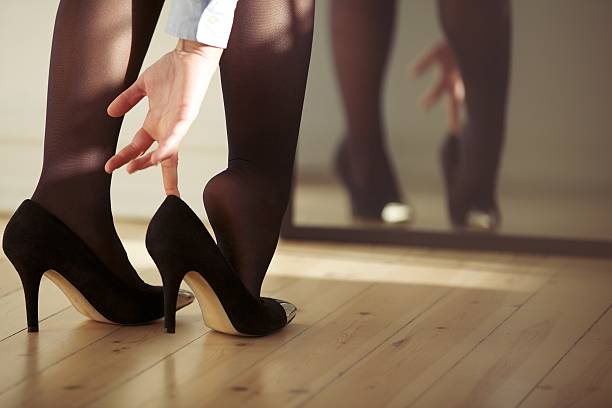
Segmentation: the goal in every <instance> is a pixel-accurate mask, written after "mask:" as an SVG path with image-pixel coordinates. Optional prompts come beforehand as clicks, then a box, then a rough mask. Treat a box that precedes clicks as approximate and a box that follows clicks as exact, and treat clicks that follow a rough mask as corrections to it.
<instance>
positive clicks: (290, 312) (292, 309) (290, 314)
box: [278, 300, 297, 323]
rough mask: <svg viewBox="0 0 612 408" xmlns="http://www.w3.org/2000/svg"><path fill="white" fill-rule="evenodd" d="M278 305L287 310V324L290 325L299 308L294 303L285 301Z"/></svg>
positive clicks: (280, 301)
mask: <svg viewBox="0 0 612 408" xmlns="http://www.w3.org/2000/svg"><path fill="white" fill-rule="evenodd" d="M278 303H280V305H281V306H282V307H283V309H284V310H285V316H287V323H289V322H290V321H291V320H293V318H294V317H295V314H296V313H297V307H296V306H295V305H294V304H293V303H289V302H286V301H284V300H279V301H278Z"/></svg>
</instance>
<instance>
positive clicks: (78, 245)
mask: <svg viewBox="0 0 612 408" xmlns="http://www.w3.org/2000/svg"><path fill="white" fill-rule="evenodd" d="M2 248H3V249H4V252H5V253H6V256H7V257H8V259H9V260H10V261H11V263H12V264H13V266H14V267H15V269H16V270H17V273H18V274H19V277H20V278H21V282H22V284H23V290H24V294H25V302H26V314H27V324H28V331H29V332H36V331H38V291H39V285H40V281H41V279H42V277H43V276H46V277H47V278H49V279H50V280H51V281H52V282H53V283H55V284H56V285H57V286H58V287H59V288H60V289H61V290H62V292H63V293H64V294H65V295H66V297H67V298H68V300H70V302H71V303H72V305H73V306H74V307H75V308H76V309H77V310H78V311H79V312H80V313H82V314H83V315H85V316H86V317H88V318H90V319H92V320H96V321H99V322H104V323H114V324H127V325H137V324H144V323H147V322H150V321H153V320H157V319H159V318H161V317H162V316H163V312H164V307H163V291H162V288H160V287H158V286H151V285H148V284H146V283H145V282H143V281H141V284H139V285H137V287H134V284H133V283H131V284H128V283H126V282H124V281H123V280H122V279H121V278H120V277H119V276H118V275H115V274H113V273H112V272H111V271H110V270H108V268H106V266H105V265H104V264H103V263H102V261H100V259H99V258H98V257H97V256H96V255H95V254H94V253H93V251H92V250H91V249H90V248H89V247H88V246H87V245H86V244H85V243H84V242H83V241H82V240H81V239H80V238H79V237H78V236H77V235H76V234H75V233H74V232H73V231H72V230H70V228H68V227H67V226H66V225H65V224H64V223H63V222H62V221H61V220H59V219H58V218H56V217H55V216H54V215H53V214H51V213H50V212H48V211H47V210H46V209H45V208H43V207H42V206H41V205H39V204H38V203H36V202H34V201H32V200H25V201H24V202H23V203H21V205H20V206H19V208H18V209H17V211H16V212H15V214H13V216H12V217H11V219H10V220H9V222H8V224H7V225H6V229H5V230H4V236H3V237H2ZM134 273H135V271H134ZM192 301H193V295H191V294H190V293H189V292H187V291H183V292H181V294H180V296H179V297H178V300H177V302H176V305H175V308H178V309H180V308H182V307H184V306H186V305H188V304H189V303H191V302H192Z"/></svg>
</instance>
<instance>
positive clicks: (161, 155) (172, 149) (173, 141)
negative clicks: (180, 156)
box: [151, 120, 191, 164]
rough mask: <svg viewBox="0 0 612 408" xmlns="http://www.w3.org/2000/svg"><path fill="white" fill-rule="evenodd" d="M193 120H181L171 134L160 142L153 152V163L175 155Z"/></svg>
mask: <svg viewBox="0 0 612 408" xmlns="http://www.w3.org/2000/svg"><path fill="white" fill-rule="evenodd" d="M190 124H191V122H190V121H188V120H179V121H177V122H176V124H175V125H174V127H173V129H172V131H171V132H170V136H168V137H167V138H165V139H164V141H163V142H160V144H159V147H158V148H157V149H155V151H154V152H153V156H152V157H151V160H152V161H153V163H155V164H157V163H161V161H162V160H166V159H168V158H170V156H173V155H174V154H175V153H177V151H178V145H179V143H180V142H181V140H182V139H183V136H184V135H185V133H187V130H188V129H189V126H190Z"/></svg>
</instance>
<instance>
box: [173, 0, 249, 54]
mask: <svg viewBox="0 0 612 408" xmlns="http://www.w3.org/2000/svg"><path fill="white" fill-rule="evenodd" d="M237 3H238V0H174V1H173V2H172V8H171V9H170V18H169V19H168V25H167V26H166V32H167V33H168V34H171V35H174V36H176V37H178V38H182V39H185V40H192V41H197V42H200V43H203V44H208V45H212V46H213V47H219V48H227V41H228V40H229V36H230V32H231V31H232V25H233V23H234V11H235V10H236V4H237Z"/></svg>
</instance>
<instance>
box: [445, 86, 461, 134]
mask: <svg viewBox="0 0 612 408" xmlns="http://www.w3.org/2000/svg"><path fill="white" fill-rule="evenodd" d="M459 115H460V104H459V101H458V100H457V99H456V98H455V96H454V95H451V94H449V95H448V125H449V128H450V130H451V132H452V134H453V135H455V136H458V135H459V132H460V130H461V129H460V118H459Z"/></svg>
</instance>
